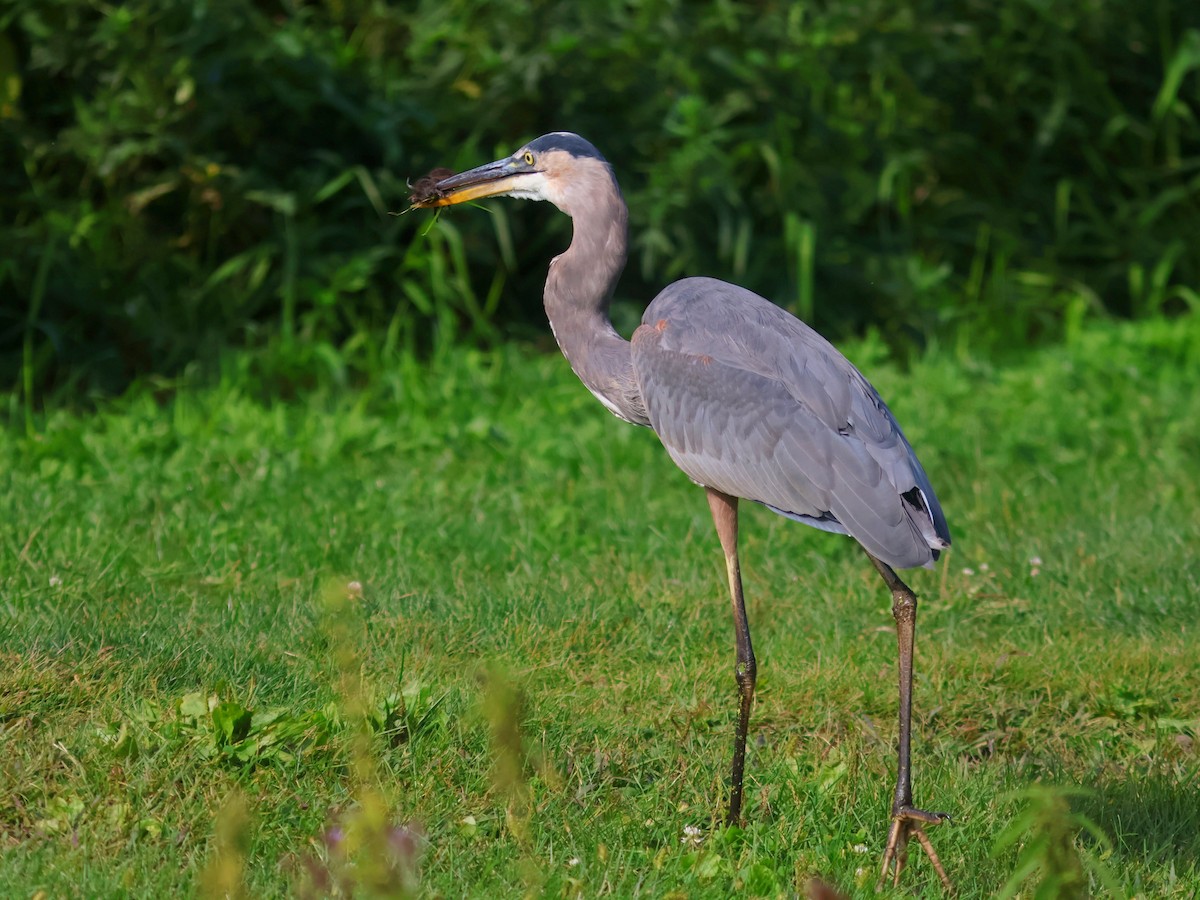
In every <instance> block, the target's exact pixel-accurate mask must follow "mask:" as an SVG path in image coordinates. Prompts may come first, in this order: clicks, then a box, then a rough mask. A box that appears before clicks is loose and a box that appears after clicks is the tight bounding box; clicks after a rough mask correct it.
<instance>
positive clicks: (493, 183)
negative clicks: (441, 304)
mask: <svg viewBox="0 0 1200 900" xmlns="http://www.w3.org/2000/svg"><path fill="white" fill-rule="evenodd" d="M596 179H599V184H600V185H602V186H604V187H605V188H606V189H609V190H615V189H616V181H615V180H614V178H613V174H612V168H611V167H610V166H609V164H608V162H607V161H606V160H605V159H604V157H603V156H601V155H600V151H599V150H597V149H596V148H595V147H593V146H592V145H591V144H590V143H588V142H587V141H585V140H584V139H583V138H581V137H580V136H579V135H577V134H571V133H570V132H568V131H556V132H553V133H551V134H544V135H542V136H541V137H540V138H537V139H535V140H532V141H530V142H529V143H528V144H526V145H525V146H524V147H522V148H521V149H519V150H518V151H517V152H516V153H514V154H513V155H512V156H506V157H504V158H503V159H498V160H496V161H495V162H490V163H488V164H486V165H483V166H479V167H478V168H474V169H470V170H468V171H466V172H460V173H459V174H457V175H451V176H449V177H448V178H438V179H434V178H430V177H428V176H427V177H426V178H423V179H421V181H420V182H418V183H417V185H416V186H415V187H414V191H413V195H412V198H411V199H412V205H413V206H414V207H416V208H418V209H429V208H432V207H438V206H453V205H454V204H456V203H465V202H467V201H468V200H479V199H481V198H483V197H516V198H518V199H521V200H549V201H550V202H551V203H553V204H554V205H555V206H557V207H558V208H559V209H561V210H562V211H563V212H565V213H568V214H570V213H571V208H572V206H573V204H572V198H573V197H577V196H584V195H587V194H591V193H593V192H594V190H595V187H596Z"/></svg>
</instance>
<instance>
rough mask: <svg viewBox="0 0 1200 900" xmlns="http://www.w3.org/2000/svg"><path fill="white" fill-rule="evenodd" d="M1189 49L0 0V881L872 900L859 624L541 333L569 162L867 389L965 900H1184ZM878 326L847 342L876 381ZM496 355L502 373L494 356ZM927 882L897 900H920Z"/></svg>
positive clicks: (1192, 35)
mask: <svg viewBox="0 0 1200 900" xmlns="http://www.w3.org/2000/svg"><path fill="white" fill-rule="evenodd" d="M1198 68H1200V4H1196V3H1195V2H1185V0H1150V2H1146V3H1114V2H1099V0H1097V2H1087V0H1045V2H1042V0H1031V2H997V3H983V2H972V3H967V2H953V3H942V2H933V0H908V2H894V0H863V2H858V3H832V4H821V5H817V4H808V3H783V2H778V3H776V2H764V3H746V2H709V3H682V2H671V0H619V2H618V0H599V2H589V3H586V4H585V3H550V2H516V0H488V2H480V0H438V2H413V3H406V4H393V5H388V4H385V3H383V2H380V0H347V2H327V3H320V4H317V3H312V4H301V3H293V2H290V0H287V2H258V3H251V2H248V0H210V2H196V0H187V2H184V0H129V2H122V3H108V4H101V3H95V2H89V0H0V391H3V393H4V397H5V399H6V401H7V403H6V413H7V416H6V418H7V423H6V425H5V427H3V428H2V429H0V759H2V760H3V762H2V763H0V893H3V894H4V895H5V896H7V895H8V894H10V893H11V894H15V895H17V896H29V895H33V896H36V895H37V892H39V891H44V892H45V893H46V895H48V896H68V895H69V896H75V895H86V896H125V895H127V894H134V895H139V896H146V897H160V896H171V895H173V894H175V895H190V894H193V893H195V892H197V891H206V892H208V893H209V894H211V895H214V896H226V895H235V894H237V893H238V892H239V890H243V891H244V894H245V895H246V896H251V897H261V896H278V895H284V894H293V895H294V894H301V895H303V894H304V893H305V892H306V891H310V892H312V893H316V894H322V893H332V894H335V895H336V894H339V893H340V894H342V895H345V894H347V893H350V892H351V891H352V889H353V890H355V891H356V892H357V893H360V894H362V893H366V894H371V893H389V892H391V893H396V892H401V893H403V892H412V891H413V890H414V889H415V890H417V891H418V892H423V893H425V894H427V895H429V896H439V895H440V896H459V895H461V894H463V893H464V892H466V893H470V894H472V895H474V896H480V897H494V896H513V895H518V894H523V893H533V894H536V893H538V892H541V893H544V894H545V895H546V896H581V897H591V896H597V895H601V894H605V893H608V894H611V895H613V896H632V895H637V894H639V893H640V894H641V895H643V896H649V897H664V896H687V897H704V896H711V897H726V896H729V894H730V893H731V891H733V890H735V889H740V890H742V891H743V892H744V893H746V894H747V895H754V896H781V895H782V896H790V895H793V894H795V893H796V892H799V891H803V890H804V886H805V884H806V882H807V881H808V879H809V878H810V877H811V876H814V875H817V876H820V877H821V878H823V879H825V880H827V881H829V882H831V883H833V884H835V885H837V886H838V887H839V888H840V889H842V890H845V891H847V892H849V893H851V894H853V895H855V896H861V897H865V896H872V893H871V885H872V884H873V869H874V866H875V865H876V864H877V862H878V859H879V856H880V853H881V851H882V846H881V843H882V840H883V837H884V835H885V833H886V827H887V821H886V813H887V810H888V808H889V802H890V790H891V786H892V778H893V772H894V765H895V760H894V754H893V745H894V742H895V687H894V670H895V648H894V632H893V630H892V623H891V619H890V616H889V614H888V597H887V595H886V592H885V591H884V589H883V587H882V585H881V584H880V582H879V580H878V578H877V577H876V576H875V574H874V572H873V571H872V570H871V568H870V567H869V566H868V565H867V564H866V563H865V560H864V559H863V558H862V555H861V554H860V553H859V552H858V551H857V550H856V548H855V547H854V546H853V544H852V543H851V542H849V541H847V540H845V539H843V538H837V537H834V536H829V535H822V534H819V533H817V532H815V531H813V530H811V529H805V528H802V527H801V526H797V525H794V524H792V523H789V522H786V521H784V520H782V519H780V518H778V517H775V516H772V515H771V514H769V513H767V512H765V511H762V510H754V509H750V510H747V512H746V514H745V515H744V517H743V519H744V521H743V563H744V566H745V575H746V581H747V584H746V587H747V591H748V593H749V602H750V615H751V620H752V623H753V626H754V635H755V642H756V648H757V650H758V653H759V661H760V680H759V688H760V692H759V699H758V703H757V708H756V711H755V716H754V720H753V725H752V746H751V748H750V754H749V757H750V758H749V761H748V782H747V801H746V802H747V810H746V811H747V814H748V819H747V825H746V828H745V829H744V830H742V829H733V830H722V829H721V828H719V827H718V825H717V823H718V822H719V821H720V816H721V813H722V804H723V802H724V798H725V795H726V784H725V779H726V778H727V772H728V764H729V758H728V757H729V751H730V745H731V739H730V738H731V733H732V716H733V708H734V696H735V691H734V685H733V678H732V672H731V669H732V661H733V649H732V626H731V622H730V615H729V611H728V608H727V607H728V601H727V599H726V597H725V589H724V586H723V576H722V564H721V559H720V554H719V551H718V549H717V546H716V539H715V537H714V536H713V534H712V527H711V523H710V521H709V518H708V513H707V510H706V505H705V503H704V501H703V499H702V493H701V492H700V491H699V490H698V489H696V488H695V487H693V486H691V485H689V484H687V483H686V480H685V479H684V478H683V477H682V476H681V475H680V474H679V473H678V472H677V471H676V470H674V469H673V467H672V466H671V465H670V463H669V461H668V460H667V458H666V455H665V454H664V453H663V452H662V450H661V448H660V447H659V446H658V445H657V442H656V441H655V439H654V437H653V435H652V434H650V433H649V432H647V431H641V430H636V429H632V428H629V427H627V426H623V425H621V424H620V423H617V422H615V421H614V420H613V419H612V418H611V417H610V416H608V415H607V414H606V413H605V412H604V411H603V410H602V409H601V408H600V407H599V405H598V404H596V403H595V401H594V400H593V399H592V398H591V397H589V396H588V395H587V393H586V391H584V390H583V389H582V388H581V387H580V386H579V385H578V384H577V383H576V382H575V380H574V378H573V376H572V375H571V374H570V372H569V370H568V369H567V366H566V364H565V362H563V360H562V359H561V358H560V357H558V356H557V354H551V355H539V354H538V353H537V352H536V349H537V348H536V347H531V346H518V345H517V344H515V343H514V342H513V341H512V340H511V339H512V338H514V337H517V338H523V339H526V340H528V339H529V338H530V337H531V336H534V335H536V336H537V337H536V338H534V341H537V342H539V346H540V347H542V348H545V347H548V346H549V337H548V335H547V334H546V328H545V325H544V321H543V317H542V313H541V310H540V309H539V303H538V298H539V297H540V294H541V281H542V279H543V277H544V273H545V267H546V262H547V260H548V258H549V257H550V256H552V255H553V254H554V253H556V252H559V251H560V250H561V248H562V247H563V246H564V245H565V242H566V240H567V235H568V229H569V223H568V222H567V221H566V220H565V219H563V218H562V217H560V216H557V215H555V214H554V213H553V211H552V210H550V209H548V208H546V207H544V206H536V207H535V206H533V205H520V204H507V205H504V204H501V205H498V206H497V207H496V208H495V209H494V210H492V211H491V214H486V213H484V212H480V211H473V210H462V211H456V212H455V213H454V214H448V215H444V216H442V217H441V218H440V220H439V221H438V222H437V224H436V225H434V224H433V223H432V216H430V215H425V214H421V215H406V216H394V215H391V214H390V213H392V212H399V211H400V210H402V209H403V208H404V207H405V206H406V193H407V191H406V188H405V180H406V178H410V177H413V178H415V177H418V176H420V175H421V174H422V173H424V172H425V171H426V170H428V169H430V168H431V167H433V166H438V165H449V166H454V167H456V168H464V167H467V166H472V165H476V164H478V163H481V162H484V161H487V160H490V159H492V158H494V157H495V156H497V155H498V154H500V153H506V152H509V151H511V150H513V149H514V148H515V147H517V146H518V145H519V144H520V143H521V142H522V141H524V140H527V139H528V138H530V137H533V136H535V135H537V134H539V133H542V132H545V131H549V130H553V129H562V128H566V129H571V130H575V131H579V132H581V133H583V134H584V135H586V136H587V137H589V138H590V139H592V140H594V141H595V142H596V143H597V144H598V145H599V146H600V148H601V149H602V150H603V151H604V152H605V154H606V155H607V156H608V157H609V159H610V160H611V161H612V162H613V163H614V166H615V168H616V171H617V174H618V176H619V177H620V179H621V182H622V184H623V185H624V187H625V190H626V195H627V197H628V199H629V200H630V205H631V208H632V217H631V225H632V235H631V236H632V240H633V249H632V252H631V259H630V266H629V271H628V272H627V273H626V277H625V280H624V281H623V282H622V284H621V286H620V289H619V290H620V294H619V296H618V297H617V304H616V306H615V309H614V314H615V317H616V319H617V321H618V325H619V326H620V327H621V328H622V329H623V330H624V331H625V333H626V334H628V332H629V331H630V327H631V325H632V323H633V322H634V321H635V320H636V318H637V316H638V315H639V313H640V309H641V307H642V305H643V304H644V303H645V302H646V301H648V300H649V299H650V297H651V296H653V294H654V293H655V292H656V291H657V290H658V289H659V288H660V287H661V286H662V285H663V284H665V283H666V282H667V281H669V280H671V279H672V278H675V277H678V276H680V275H683V274H709V275H716V276H719V277H726V278H729V279H730V280H734V281H737V282H740V283H743V284H745V285H747V286H749V287H751V288H753V289H755V290H757V291H759V292H760V293H763V294H764V295H766V296H768V297H771V298H772V299H774V300H776V301H777V302H779V303H781V304H782V305H784V306H786V307H788V308H789V309H792V310H794V311H796V312H798V313H800V314H801V315H802V316H803V317H805V318H806V319H807V320H809V321H810V322H812V323H813V324H815V325H817V326H818V327H819V328H820V329H821V330H822V331H824V332H826V333H827V334H829V335H830V336H831V337H836V338H839V339H849V338H850V336H852V340H851V343H850V346H851V347H852V353H851V356H852V357H853V358H854V359H855V360H856V361H857V362H858V363H859V364H860V365H862V366H863V368H864V369H865V370H866V371H867V374H868V375H869V376H870V377H871V378H872V380H873V381H875V383H876V384H877V385H878V387H879V388H880V390H881V392H882V393H883V394H884V396H885V397H887V398H888V400H889V402H890V403H891V405H892V407H893V409H894V410H895V411H896V413H897V414H898V416H899V418H900V420H901V421H902V422H903V423H904V424H905V427H906V430H907V432H908V434H909V436H910V438H911V439H912V440H913V442H914V444H916V446H917V447H918V449H919V451H920V453H921V457H922V459H923V460H924V462H925V464H926V466H927V468H928V469H929V470H930V472H931V473H932V475H933V480H934V483H935V485H936V486H937V488H938V492H939V495H940V497H941V499H942V501H943V504H944V505H945V507H946V509H947V511H948V514H949V517H950V521H951V526H952V528H953V530H954V535H955V548H954V550H953V551H952V552H951V553H950V554H949V556H948V557H946V559H945V560H944V563H943V564H942V565H940V566H939V567H938V568H937V570H936V571H934V572H917V573H914V574H913V577H912V583H913V586H914V587H915V588H916V589H917V590H918V592H920V593H921V594H922V595H923V598H924V599H923V605H922V607H921V614H920V625H919V634H918V661H917V665H918V672H919V675H918V684H917V738H916V747H915V749H916V769H915V777H916V785H917V796H916V800H917V802H918V803H920V804H922V805H924V806H926V807H928V808H931V809H948V810H950V811H952V812H953V813H955V814H956V817H957V819H958V822H957V824H955V825H954V826H953V827H943V828H939V829H937V830H936V831H935V832H934V834H933V838H934V840H935V842H936V844H937V846H938V848H939V850H940V852H941V855H942V858H943V859H944V860H945V862H946V863H947V865H948V866H949V868H950V871H951V873H952V874H953V875H954V877H955V878H956V880H957V881H958V882H959V885H960V887H961V890H962V894H963V895H964V896H966V897H974V896H989V895H994V894H997V893H999V894H1002V895H1009V896H1011V895H1013V894H1014V893H1015V892H1017V891H1025V892H1027V893H1030V892H1033V891H1035V890H1036V891H1038V892H1039V893H1037V896H1039V897H1077V896H1083V895H1085V894H1086V893H1088V892H1089V891H1090V892H1093V893H1104V892H1107V893H1110V894H1114V895H1123V894H1127V895H1138V896H1143V897H1159V896H1178V897H1193V896H1195V895H1196V894H1197V893H1198V892H1200V838H1198V837H1197V835H1198V834H1200V807H1198V806H1197V804H1196V799H1195V798H1196V796H1197V789H1198V785H1197V778H1198V775H1200V752H1198V751H1197V744H1196V741H1197V738H1198V735H1197V731H1198V730H1200V682H1198V680H1197V677H1196V673H1197V672H1198V671H1200V650H1198V649H1197V648H1198V647H1200V641H1198V640H1197V638H1198V635H1197V624H1196V623H1197V622H1198V621H1200V599H1198V597H1200V563H1198V562H1197V556H1196V552H1195V547H1196V546H1197V545H1198V542H1200V514H1198V513H1197V510H1198V509H1200V497H1198V496H1197V493H1198V491H1200V486H1198V485H1200V477H1198V476H1200V463H1198V462H1197V460H1200V395H1198V394H1197V392H1196V390H1195V387H1196V385H1197V384H1200V312H1198V310H1200V296H1198V294H1197V289H1198V285H1200V255H1198V254H1197V253H1196V252H1195V250H1194V247H1193V246H1191V244H1190V243H1189V242H1192V243H1194V236H1195V235H1198V234H1200V201H1198V200H1197V198H1198V197H1200V149H1198V148H1200V120H1198V118H1197V114H1198V110H1200V100H1198V91H1197V88H1198V84H1200V73H1197V71H1196V70H1197V69H1198ZM864 335H865V337H864ZM531 343H532V341H531ZM934 886H935V881H934V879H933V878H932V875H931V873H930V871H929V868H928V866H927V865H925V864H924V863H923V861H922V860H921V859H916V860H915V861H914V865H913V869H912V870H911V871H910V872H909V873H908V876H907V881H906V884H905V888H906V889H907V890H908V891H910V892H913V893H929V892H931V891H932V890H933V889H934Z"/></svg>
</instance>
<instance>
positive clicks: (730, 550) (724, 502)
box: [705, 488, 758, 825]
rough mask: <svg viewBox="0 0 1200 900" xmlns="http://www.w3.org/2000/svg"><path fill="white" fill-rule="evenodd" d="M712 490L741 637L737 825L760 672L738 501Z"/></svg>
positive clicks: (733, 803)
mask: <svg viewBox="0 0 1200 900" xmlns="http://www.w3.org/2000/svg"><path fill="white" fill-rule="evenodd" d="M705 490H706V491H708V506H709V509H711V510H712V517H713V523H714V524H715V525H716V526H717V537H718V538H719V539H720V541H721V550H722V551H724V553H725V572H726V574H727V575H728V577H729V595H730V598H731V599H732V600H733V626H734V633H735V636H736V640H737V663H736V665H735V666H734V670H733V673H734V677H735V678H736V679H737V686H738V695H739V697H740V705H739V707H738V721H737V731H736V732H734V735H733V772H732V775H731V776H730V788H729V816H728V817H727V819H726V823H727V824H729V825H737V824H738V823H739V822H740V821H741V818H742V776H743V774H744V772H745V769H746V730H747V729H748V728H749V726H750V706H751V704H752V703H753V702H754V681H755V678H756V676H757V673H758V667H757V664H756V663H755V661H754V648H753V647H752V646H751V644H750V625H749V623H748V622H747V621H746V602H745V599H744V598H743V596H742V571H741V567H740V566H739V565H738V552H737V537H738V501H737V497H731V496H730V495H729V494H723V493H721V492H720V491H718V490H714V489H713V488H705Z"/></svg>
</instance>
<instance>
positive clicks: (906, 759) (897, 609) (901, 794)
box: [867, 553, 954, 894]
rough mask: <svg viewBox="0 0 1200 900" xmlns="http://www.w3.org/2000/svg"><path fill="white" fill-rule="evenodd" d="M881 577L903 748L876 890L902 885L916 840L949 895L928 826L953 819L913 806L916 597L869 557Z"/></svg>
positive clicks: (950, 887) (951, 890) (950, 890)
mask: <svg viewBox="0 0 1200 900" xmlns="http://www.w3.org/2000/svg"><path fill="white" fill-rule="evenodd" d="M867 556H868V557H870V559H871V562H872V563H873V564H874V565H875V568H876V569H877V570H879V574H880V575H882V576H883V580H884V582H885V583H886V584H887V586H888V590H890V591H891V592H892V616H893V617H894V618H895V620H896V640H897V643H898V644H899V648H900V748H899V751H898V762H897V772H896V794H895V797H894V799H893V800H892V826H891V830H890V831H889V832H888V840H887V846H886V847H885V849H884V853H883V865H882V867H881V869H880V872H879V883H878V885H876V889H877V890H878V889H880V888H882V887H883V884H884V882H886V881H887V878H888V874H889V872H890V873H891V875H892V884H893V886H895V885H898V884H899V883H900V873H901V872H902V871H903V870H904V865H905V863H906V862H907V861H908V842H909V839H910V838H915V839H916V840H917V842H918V843H919V844H920V845H921V849H922V850H924V851H925V855H926V856H928V857H929V861H930V862H931V863H932V864H933V868H934V869H935V870H936V871H937V874H938V878H940V879H941V882H942V887H943V888H945V890H946V892H947V893H948V894H953V893H954V886H953V885H952V884H951V882H950V877H949V876H948V875H947V874H946V869H945V867H943V866H942V862H941V860H940V859H938V855H937V853H936V852H935V851H934V849H933V844H932V843H931V842H930V840H929V836H928V835H927V834H925V829H924V827H923V826H925V825H936V824H938V823H939V822H947V821H949V820H950V816H949V815H948V814H947V813H942V812H926V811H925V810H923V809H917V808H916V807H915V806H913V798H912V754H911V750H912V683H913V675H912V672H913V646H914V644H915V642H916V630H917V595H916V594H914V593H913V592H912V590H911V589H910V588H909V586H908V585H906V584H905V583H904V582H903V581H901V580H900V579H899V577H897V575H896V573H895V572H894V571H893V570H892V567H891V566H889V565H887V564H886V563H884V562H882V561H881V560H878V559H876V558H875V557H874V556H871V554H870V553H868V554H867Z"/></svg>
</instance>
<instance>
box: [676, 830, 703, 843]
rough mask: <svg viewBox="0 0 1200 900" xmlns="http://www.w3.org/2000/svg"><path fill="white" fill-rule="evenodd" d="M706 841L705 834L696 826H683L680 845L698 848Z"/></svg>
mask: <svg viewBox="0 0 1200 900" xmlns="http://www.w3.org/2000/svg"><path fill="white" fill-rule="evenodd" d="M703 841H704V832H702V831H701V830H700V829H699V828H697V827H696V826H695V825H685V826H683V837H681V838H680V839H679V843H681V844H687V845H689V846H692V847H698V846H700V844H701V843H703Z"/></svg>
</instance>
